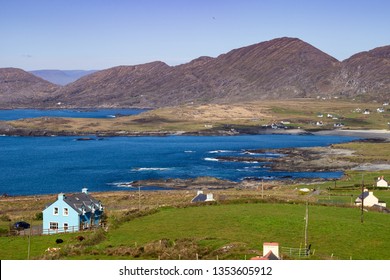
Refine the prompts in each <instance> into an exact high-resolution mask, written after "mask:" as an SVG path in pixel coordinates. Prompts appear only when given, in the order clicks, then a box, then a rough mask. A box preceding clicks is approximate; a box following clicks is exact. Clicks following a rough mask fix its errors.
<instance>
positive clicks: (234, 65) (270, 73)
mask: <svg viewBox="0 0 390 280" xmlns="http://www.w3.org/2000/svg"><path fill="white" fill-rule="evenodd" d="M0 81H1V79H0ZM0 92H1V88H0ZM388 92H390V46H382V47H378V48H375V49H373V50H370V51H365V52H361V53H357V54H354V55H352V56H351V57H350V58H348V59H346V60H343V61H338V60H337V59H336V58H334V57H332V56H330V55H328V54H326V53H325V52H323V51H321V50H320V49H318V48H316V47H314V46H312V45H310V44H308V43H306V42H304V41H302V40H300V39H298V38H289V37H282V38H276V39H273V40H269V41H265V42H260V43H257V44H253V45H250V46H245V47H242V48H237V49H233V50H231V51H229V52H227V53H225V54H221V55H219V56H217V57H207V56H201V57H199V58H196V59H194V60H192V61H190V62H188V63H184V64H181V65H177V66H169V65H167V64H166V63H164V62H161V61H155V62H150V63H144V64H139V65H132V66H124V65H122V66H115V67H111V68H108V69H104V70H100V71H97V72H94V73H92V74H90V75H87V76H84V77H82V78H80V79H78V80H76V81H75V82H73V83H70V84H68V85H66V86H63V87H58V88H56V90H55V91H53V92H51V94H48V95H45V96H43V99H41V100H40V102H41V104H43V105H44V106H46V107H55V106H57V104H61V106H66V107H164V106H174V105H180V104H192V103H194V104H202V103H232V102H245V101H253V100H264V99H289V98H312V97H317V96H322V97H346V98H355V97H359V98H363V99H364V98H367V99H372V98H374V99H375V98H379V99H386V98H388V97H387V95H386V94H388Z"/></svg>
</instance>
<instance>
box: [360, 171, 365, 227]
mask: <svg viewBox="0 0 390 280" xmlns="http://www.w3.org/2000/svg"><path fill="white" fill-rule="evenodd" d="M363 213H364V173H363V174H362V208H361V214H360V222H361V223H363V221H364V219H363Z"/></svg>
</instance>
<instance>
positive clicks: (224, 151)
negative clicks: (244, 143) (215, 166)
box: [208, 150, 234, 154]
mask: <svg viewBox="0 0 390 280" xmlns="http://www.w3.org/2000/svg"><path fill="white" fill-rule="evenodd" d="M233 152H234V151H230V150H215V151H209V152H208V153H209V154H219V153H233Z"/></svg>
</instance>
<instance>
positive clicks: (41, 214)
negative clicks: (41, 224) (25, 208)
mask: <svg viewBox="0 0 390 280" xmlns="http://www.w3.org/2000/svg"><path fill="white" fill-rule="evenodd" d="M34 220H36V221H42V220H43V213H42V212H38V213H36V214H35V217H34Z"/></svg>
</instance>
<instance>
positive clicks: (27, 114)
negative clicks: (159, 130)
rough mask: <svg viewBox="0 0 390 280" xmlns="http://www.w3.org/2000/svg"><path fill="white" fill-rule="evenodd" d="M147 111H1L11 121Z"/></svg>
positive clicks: (2, 116)
mask: <svg viewBox="0 0 390 280" xmlns="http://www.w3.org/2000/svg"><path fill="white" fill-rule="evenodd" d="M144 111H147V110H146V109H91V110H86V109H59V110H39V109H12V110H0V120H3V121H10V120H19V119H26V118H39V117H61V118H115V117H117V116H130V115H137V114H140V113H142V112H144Z"/></svg>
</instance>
